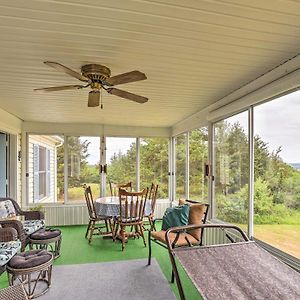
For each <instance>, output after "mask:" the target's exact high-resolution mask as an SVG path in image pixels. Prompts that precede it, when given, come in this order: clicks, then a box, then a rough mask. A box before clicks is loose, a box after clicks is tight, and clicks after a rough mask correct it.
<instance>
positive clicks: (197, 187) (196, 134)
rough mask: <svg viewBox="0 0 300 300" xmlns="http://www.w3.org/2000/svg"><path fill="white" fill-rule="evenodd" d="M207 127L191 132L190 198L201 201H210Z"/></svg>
mask: <svg viewBox="0 0 300 300" xmlns="http://www.w3.org/2000/svg"><path fill="white" fill-rule="evenodd" d="M207 131H208V130H207V127H202V128H199V129H195V130H192V131H190V133H189V192H190V194H189V198H190V199H192V200H198V201H200V202H207V201H208V194H207V191H208V190H207V177H206V176H205V165H206V164H207V163H208V132H207Z"/></svg>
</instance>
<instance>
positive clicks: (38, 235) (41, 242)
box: [29, 228, 62, 259]
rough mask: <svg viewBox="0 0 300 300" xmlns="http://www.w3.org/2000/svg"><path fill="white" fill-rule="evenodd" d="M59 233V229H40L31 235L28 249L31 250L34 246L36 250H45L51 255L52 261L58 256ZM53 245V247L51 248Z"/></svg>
mask: <svg viewBox="0 0 300 300" xmlns="http://www.w3.org/2000/svg"><path fill="white" fill-rule="evenodd" d="M61 239H62V235H61V231H60V230H59V229H47V228H46V229H40V230H38V231H37V232H35V233H33V234H32V235H31V236H30V238H29V248H30V250H32V249H33V248H34V247H33V246H34V245H35V248H36V249H46V250H48V247H50V249H49V251H51V252H52V253H53V256H54V259H56V258H58V257H59V256H60V246H61ZM52 244H54V247H53V246H52Z"/></svg>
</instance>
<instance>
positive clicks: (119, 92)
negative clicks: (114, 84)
mask: <svg viewBox="0 0 300 300" xmlns="http://www.w3.org/2000/svg"><path fill="white" fill-rule="evenodd" d="M106 91H107V92H108V93H110V94H112V95H115V96H119V97H121V98H125V99H128V100H132V101H135V102H138V103H145V102H147V101H148V98H146V97H143V96H139V95H136V94H132V93H129V92H126V91H122V90H119V89H116V88H108V89H106Z"/></svg>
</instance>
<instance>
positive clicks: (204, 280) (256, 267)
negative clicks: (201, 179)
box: [166, 224, 300, 300]
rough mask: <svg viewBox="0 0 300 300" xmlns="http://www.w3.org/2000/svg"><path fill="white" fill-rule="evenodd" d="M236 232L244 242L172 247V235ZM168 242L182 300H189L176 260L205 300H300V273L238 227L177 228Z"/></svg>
mask: <svg viewBox="0 0 300 300" xmlns="http://www.w3.org/2000/svg"><path fill="white" fill-rule="evenodd" d="M213 227H215V228H222V229H223V230H224V229H225V230H228V229H231V230H232V229H235V230H238V231H239V232H240V233H241V234H242V236H243V239H244V241H243V242H236V243H232V244H223V245H212V246H200V247H198V246H197V247H181V248H175V249H173V248H172V245H171V243H172V242H171V239H170V235H171V234H174V233H177V232H180V231H185V230H187V229H191V228H202V229H206V228H213ZM166 240H167V244H168V249H169V253H170V258H171V263H172V267H173V271H174V273H175V279H176V282H177V286H178V289H179V293H180V297H181V300H184V299H186V298H185V295H184V288H183V286H182V282H181V279H180V276H179V273H178V270H177V265H176V260H175V257H176V258H177V259H178V261H179V262H180V264H181V265H182V266H183V268H184V269H185V271H186V273H187V274H188V276H189V277H190V278H191V280H192V281H193V282H194V284H195V286H196V287H197V289H198V291H199V292H200V294H201V296H202V298H203V299H204V300H205V299H207V300H215V299H219V300H222V299H231V300H251V299H300V274H299V273H298V272H296V271H295V270H293V269H292V268H290V267H289V266H287V265H286V264H284V263H283V262H281V261H280V260H278V259H277V258H275V257H274V256H273V255H271V254H270V253H269V252H267V251H266V250H264V249H262V248H261V247H260V246H258V245H257V243H255V242H254V241H250V240H249V239H248V238H247V237H246V235H245V234H244V233H243V232H242V231H241V230H240V229H239V228H238V227H236V226H230V225H215V224H206V225H197V226H182V227H174V228H171V229H170V230H168V231H167V233H166Z"/></svg>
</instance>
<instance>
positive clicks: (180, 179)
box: [175, 134, 186, 200]
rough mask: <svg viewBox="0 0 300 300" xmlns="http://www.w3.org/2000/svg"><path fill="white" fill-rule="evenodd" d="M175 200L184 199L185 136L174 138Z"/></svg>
mask: <svg viewBox="0 0 300 300" xmlns="http://www.w3.org/2000/svg"><path fill="white" fill-rule="evenodd" d="M175 145H176V148H175V153H176V162H175V163H176V199H177V200H178V199H179V198H185V197H186V134H181V135H179V136H177V137H176V144H175Z"/></svg>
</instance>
